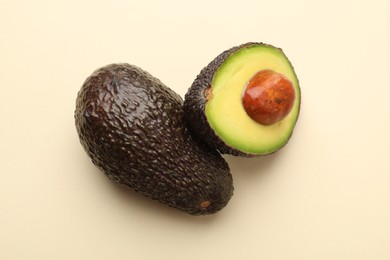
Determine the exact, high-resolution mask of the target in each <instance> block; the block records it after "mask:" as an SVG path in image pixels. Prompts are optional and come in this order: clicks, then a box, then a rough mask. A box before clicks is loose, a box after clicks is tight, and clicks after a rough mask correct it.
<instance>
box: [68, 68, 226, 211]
mask: <svg viewBox="0 0 390 260" xmlns="http://www.w3.org/2000/svg"><path fill="white" fill-rule="evenodd" d="M75 122H76V128H77V132H78V135H79V139H80V142H81V144H82V146H83V147H84V149H85V151H86V152H87V154H88V155H89V157H90V158H91V159H92V162H93V163H94V164H95V165H96V166H97V167H98V168H99V169H100V170H101V171H103V172H104V173H105V174H106V175H107V177H108V178H109V179H111V180H112V181H114V182H116V183H118V184H120V185H123V186H125V187H127V188H130V189H132V190H134V191H136V192H139V193H141V194H143V195H144V196H146V197H149V198H151V199H153V200H157V201H159V202H161V203H163V204H165V205H168V206H170V207H173V208H176V209H178V210H181V211H183V212H186V213H189V214H192V215H205V214H212V213H215V212H217V211H219V210H221V209H222V208H223V207H224V206H226V205H227V203H228V202H229V200H230V198H231V196H232V194H233V181H232V176H231V174H230V170H229V166H228V164H227V163H226V162H225V160H224V159H223V158H222V157H221V156H220V154H219V153H218V152H216V151H215V150H210V149H209V148H206V147H205V146H203V145H202V144H200V143H198V142H197V141H195V140H194V139H193V138H192V136H191V135H190V133H189V131H188V129H187V128H186V126H185V121H184V111H183V100H182V98H181V97H180V96H179V95H178V94H176V93H175V92H174V91H173V90H171V89H169V88H168V87H166V86H165V85H164V84H163V83H162V82H161V81H160V80H158V79H157V78H155V77H153V76H152V75H150V74H149V73H148V72H146V71H144V70H142V69H141V68H139V67H136V66H133V65H130V64H110V65H107V66H105V67H102V68H99V69H97V70H96V71H94V72H93V74H92V75H91V76H89V77H88V78H87V79H86V81H85V82H84V84H83V85H82V87H81V90H80V91H79V93H78V96H77V100H76V110H75Z"/></svg>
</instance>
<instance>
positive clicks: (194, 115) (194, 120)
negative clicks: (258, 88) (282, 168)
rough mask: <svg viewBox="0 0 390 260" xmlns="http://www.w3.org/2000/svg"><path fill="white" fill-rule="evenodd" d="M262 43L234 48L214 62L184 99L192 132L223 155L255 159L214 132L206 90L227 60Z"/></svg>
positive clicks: (220, 55) (246, 44)
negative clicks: (209, 118) (249, 47)
mask: <svg viewBox="0 0 390 260" xmlns="http://www.w3.org/2000/svg"><path fill="white" fill-rule="evenodd" d="M253 44H262V43H252V42H249V43H245V44H242V45H239V46H234V47H232V48H230V49H228V50H226V51H224V52H222V53H221V54H219V55H218V56H217V57H216V58H215V59H214V60H212V61H211V62H210V63H209V64H208V65H207V66H206V67H205V68H203V69H202V70H201V72H200V73H199V75H198V76H197V77H196V79H195V80H194V82H193V83H192V85H191V87H190V88H189V89H188V91H187V93H186V95H185V99H184V113H185V116H186V122H187V124H188V127H189V129H190V131H191V134H192V135H193V136H195V137H196V138H197V139H198V140H199V141H200V142H204V143H205V144H206V145H208V146H209V147H210V148H213V149H217V150H218V151H219V152H220V153H222V154H231V155H234V156H242V157H253V156H254V155H251V154H247V153H244V152H241V151H239V150H237V149H235V148H233V147H230V146H228V145H226V144H225V142H224V141H222V140H221V138H220V137H219V136H218V135H217V134H216V133H215V132H214V130H213V129H212V128H211V126H210V124H209V123H208V121H207V118H206V110H205V106H206V102H207V94H206V90H207V89H209V88H210V87H211V83H212V81H213V77H214V74H215V72H216V71H217V70H218V68H219V67H220V66H221V65H222V64H223V63H224V62H225V60H226V59H227V58H228V57H229V56H230V55H232V54H233V53H235V52H236V51H238V50H239V49H241V48H245V47H248V46H251V45H253Z"/></svg>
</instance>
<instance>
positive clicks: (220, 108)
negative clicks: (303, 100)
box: [205, 45, 300, 155]
mask: <svg viewBox="0 0 390 260" xmlns="http://www.w3.org/2000/svg"><path fill="white" fill-rule="evenodd" d="M262 70H272V71H275V72H278V73H280V74H282V75H284V76H285V77H287V78H288V79H289V80H290V81H291V82H292V83H293V86H294V90H295V100H294V104H293V108H292V109H291V111H290V112H289V114H288V115H287V116H286V117H284V118H283V119H282V120H281V121H279V122H277V123H275V124H273V125H262V124H259V123H257V122H256V121H254V120H252V119H251V118H250V117H249V116H248V115H247V113H246V111H245V109H244V107H243V105H242V95H243V92H244V90H245V87H246V85H247V83H248V81H249V80H250V79H251V78H252V77H253V76H254V75H255V74H256V73H257V72H259V71H262ZM211 88H212V95H211V96H210V98H209V99H208V101H207V103H206V107H205V110H206V117H207V120H208V122H209V124H210V126H211V128H212V129H213V130H214V132H215V133H216V134H217V135H218V136H219V137H220V138H221V139H222V141H223V142H224V143H226V144H227V145H228V146H230V147H233V148H235V149H237V150H240V151H242V152H244V153H247V154H255V155H263V154H269V153H272V152H275V151H276V150H278V149H279V148H281V147H282V146H284V145H285V144H286V143H287V141H288V140H289V138H290V136H291V135H292V132H293V129H294V126H295V123H296V121H297V118H298V114H299V106H300V89H299V84H298V79H297V77H296V75H295V72H294V69H293V67H292V65H291V63H290V62H289V60H288V59H287V57H286V56H285V55H284V54H283V52H282V50H281V49H278V48H275V47H273V46H269V45H253V46H249V47H246V48H242V49H240V50H238V51H237V52H234V53H233V54H232V55H230V56H229V57H228V58H227V59H226V60H225V61H224V63H223V64H222V65H221V66H220V67H219V68H218V69H217V71H216V73H215V74H214V77H213V80H212V84H211Z"/></svg>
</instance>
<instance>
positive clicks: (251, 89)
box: [242, 70, 295, 125]
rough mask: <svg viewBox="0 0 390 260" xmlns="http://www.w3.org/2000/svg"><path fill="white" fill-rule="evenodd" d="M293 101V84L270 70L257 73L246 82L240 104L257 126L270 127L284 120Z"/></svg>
mask: <svg viewBox="0 0 390 260" xmlns="http://www.w3.org/2000/svg"><path fill="white" fill-rule="evenodd" d="M294 100H295V90H294V86H293V83H292V82H291V81H290V80H289V79H287V77H285V76H284V75H283V74H280V73H277V72H275V71H272V70H261V71H259V72H257V73H256V74H255V75H254V76H253V77H252V78H251V79H250V80H249V82H248V84H247V86H246V88H245V90H244V93H243V96H242V104H243V106H244V109H245V111H246V113H247V114H248V116H249V117H250V118H252V119H253V120H254V121H256V122H257V123H259V124H262V125H272V124H275V123H277V122H279V121H281V120H282V119H283V118H285V117H286V116H287V115H288V114H289V112H290V111H291V109H292V107H293V105H294Z"/></svg>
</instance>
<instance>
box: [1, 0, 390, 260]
mask: <svg viewBox="0 0 390 260" xmlns="http://www.w3.org/2000/svg"><path fill="white" fill-rule="evenodd" d="M0 37H1V39H0V88H1V101H0V113H1V114H0V116H1V117H0V118H1V128H0V143H1V145H0V158H1V164H0V210H1V212H0V225H1V226H0V259H4V260H6V259H299V260H304V259H340V260H341V259H343V260H344V259H354V260H357V259H375V260H382V259H383V260H384V259H386V260H387V259H390V221H389V219H390V202H389V200H390V156H389V155H390V152H389V148H390V135H389V133H390V104H389V102H390V98H389V97H390V80H389V68H390V66H389V60H390V49H389V46H390V2H389V1H387V0H373V1H363V0H346V1H340V0H330V1H304V0H296V1H287V0H286V1H261V0H254V1H248V0H241V1H234V2H233V1H231V2H229V1H208V0H207V1H206V0H204V1H203V0H199V1H193V2H186V1H154V2H153V1H146V0H144V1H132V0H127V1H124V0H123V1H119V0H116V1H48V0H47V1H45V0H37V1H15V0H0ZM247 41H263V42H266V43H270V44H273V45H276V46H278V47H282V48H283V49H284V51H285V53H286V54H287V56H288V57H289V58H290V60H291V61H292V63H293V65H294V66H295V69H296V73H297V74H298V76H299V79H300V82H301V88H302V95H303V96H302V98H303V99H302V112H301V116H300V118H299V121H298V124H297V126H296V129H295V133H294V135H293V138H292V139H291V142H290V143H289V145H288V146H287V147H285V148H284V149H283V150H282V151H280V152H279V153H277V154H275V155H272V156H268V157H265V158H257V159H243V158H233V157H230V156H226V158H227V160H228V162H229V163H230V166H231V171H232V174H233V177H234V181H235V195H234V197H233V199H232V200H231V202H230V204H229V205H228V206H227V207H226V208H225V209H224V210H223V211H221V212H220V213H218V214H216V215H213V216H208V217H192V216H187V215H185V214H182V213H180V212H178V211H175V210H172V209H169V208H166V207H164V206H160V205H159V204H157V203H155V202H151V201H149V200H147V199H144V198H143V197H141V196H139V195H137V194H135V193H133V192H128V191H126V190H123V189H121V188H118V187H117V186H116V185H114V184H112V183H110V182H109V181H108V179H107V178H106V177H105V176H104V175H103V174H100V172H99V171H98V170H97V169H96V168H95V167H94V166H93V165H92V163H91V161H90V160H89V158H88V157H87V156H86V154H85V153H84V151H83V149H82V147H81V145H80V144H79V141H78V138H77V135H76V129H75V127H74V120H73V111H74V107H75V98H76V94H77V92H78V90H79V88H80V86H81V84H82V83H83V81H84V80H85V78H86V77H87V76H88V75H89V74H90V73H91V72H92V71H93V70H94V69H96V68H97V67H100V66H103V65H106V64H108V63H113V62H129V63H132V64H135V65H138V66H140V67H142V68H144V69H145V70H147V71H149V72H150V73H152V74H153V75H155V76H156V77H158V78H160V79H161V80H162V81H163V82H164V83H166V84H167V85H168V86H170V87H171V88H172V89H174V90H175V91H177V92H178V93H180V94H181V95H184V94H185V92H186V90H187V88H188V87H189V86H190V85H191V83H192V81H193V79H194V78H195V76H196V75H197V74H198V72H199V71H200V69H201V68H202V67H203V66H205V65H207V63H208V62H209V61H211V59H213V58H214V57H215V56H216V55H217V54H219V53H220V52H222V51H223V50H225V49H227V48H230V47H232V46H234V45H237V44H241V43H244V42H247Z"/></svg>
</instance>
